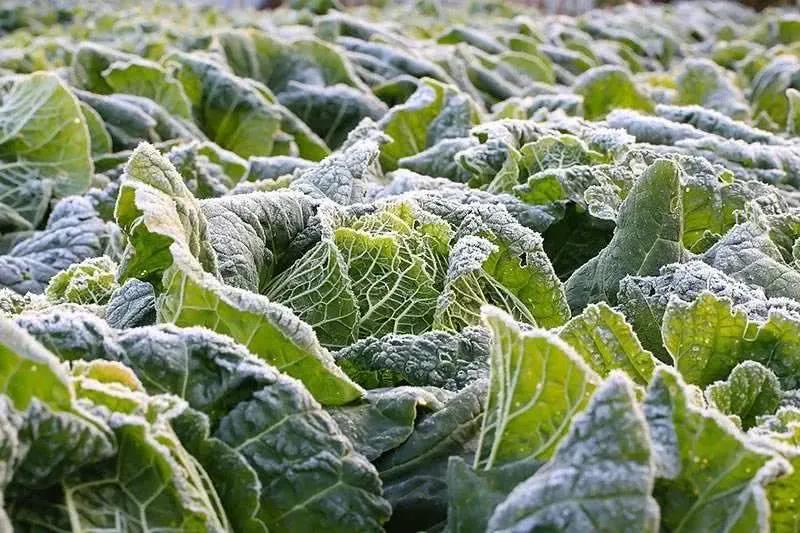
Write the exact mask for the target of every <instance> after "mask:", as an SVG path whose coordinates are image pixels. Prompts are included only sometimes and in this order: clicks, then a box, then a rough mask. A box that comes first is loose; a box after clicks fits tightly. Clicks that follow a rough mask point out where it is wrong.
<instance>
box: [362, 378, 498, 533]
mask: <svg viewBox="0 0 800 533" xmlns="http://www.w3.org/2000/svg"><path fill="white" fill-rule="evenodd" d="M486 387H487V383H486V381H484V380H481V381H476V382H475V383H473V384H471V385H469V386H467V387H465V388H464V389H463V390H462V391H460V392H459V393H458V394H457V395H456V396H454V397H453V398H452V399H450V400H449V401H447V403H446V404H445V405H444V406H443V407H442V408H441V409H439V410H438V411H436V412H435V413H432V414H430V415H428V416H426V417H424V418H422V419H421V420H419V421H418V422H417V424H416V426H415V428H414V432H413V433H412V434H411V436H410V437H408V439H407V440H406V441H405V442H403V444H402V445H401V446H399V447H397V448H395V449H394V450H391V451H389V452H387V453H386V454H384V455H383V456H381V457H380V458H379V459H377V460H376V461H375V466H376V467H377V468H378V471H379V472H380V475H381V479H382V480H383V490H384V496H385V497H386V499H387V500H389V503H391V505H392V510H393V514H392V519H391V520H390V521H389V523H388V524H387V527H388V528H390V529H391V528H397V529H399V530H402V531H411V530H413V531H419V530H422V529H425V528H430V527H432V526H435V525H437V524H440V523H442V522H444V520H445V519H446V517H447V502H448V492H447V491H448V487H447V464H448V461H449V458H450V457H452V456H461V457H463V458H464V459H465V460H471V459H472V454H473V453H474V450H475V442H474V441H475V439H476V438H477V436H478V433H479V431H480V426H481V419H482V415H483V404H484V401H485V399H486Z"/></svg>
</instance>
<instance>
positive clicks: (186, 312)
mask: <svg viewBox="0 0 800 533" xmlns="http://www.w3.org/2000/svg"><path fill="white" fill-rule="evenodd" d="M126 176H127V179H126V180H125V181H124V183H123V185H122V188H121V190H120V196H119V199H118V202H117V209H116V217H117V222H118V224H119V225H120V227H121V228H122V229H123V231H125V233H126V235H127V236H128V240H129V246H128V249H127V251H126V257H125V261H123V267H122V271H123V272H124V273H125V274H126V277H138V278H140V279H141V278H144V279H148V280H152V281H154V282H155V283H158V285H157V286H158V287H159V288H162V291H161V295H160V297H159V299H158V302H157V314H158V319H159V320H160V321H166V322H173V323H175V324H177V325H180V326H206V327H209V328H210V329H212V330H214V331H217V332H219V333H223V334H226V335H230V336H231V337H233V338H234V339H236V340H237V341H239V342H242V343H243V344H244V345H245V346H247V347H248V348H249V349H250V351H251V352H253V353H254V354H256V355H257V356H259V357H261V358H263V359H265V360H266V361H268V362H269V363H271V364H273V365H275V366H276V367H277V368H278V369H280V370H285V371H286V372H288V373H289V374H291V375H292V376H294V377H296V378H298V379H300V380H301V381H304V383H305V385H306V386H307V387H308V388H309V390H311V391H312V394H314V395H315V397H316V398H317V399H319V400H320V401H321V402H323V403H326V404H340V403H346V402H348V401H350V400H353V399H355V398H357V397H359V396H360V394H361V389H360V388H359V387H358V386H357V385H355V384H354V383H352V382H351V381H350V380H349V379H348V378H347V376H346V375H345V374H344V373H343V372H342V371H341V370H340V369H339V368H338V367H336V365H335V364H334V363H333V359H332V357H331V356H330V354H329V353H328V352H327V351H326V350H325V349H324V348H323V347H322V346H320V345H319V343H318V341H317V337H316V335H315V334H314V331H313V330H312V329H311V327H310V326H309V325H308V324H306V323H304V322H303V321H302V320H300V319H299V318H297V317H296V316H295V315H294V314H293V313H292V312H291V311H290V310H289V309H288V308H286V307H284V306H282V305H279V304H276V303H273V302H270V301H269V300H268V299H267V298H266V297H264V296H261V295H260V294H257V293H253V292H248V291H246V290H242V289H238V288H236V287H232V286H229V285H225V284H224V283H223V282H221V281H220V280H219V279H218V278H217V277H215V275H214V274H213V273H210V272H208V271H207V270H205V269H204V267H203V264H201V261H202V260H203V259H205V261H204V264H205V265H209V266H211V267H215V266H216V261H215V259H216V253H215V252H214V250H213V249H212V248H211V246H210V244H213V241H214V239H211V240H212V243H209V242H208V240H209V238H208V237H207V236H206V235H207V227H206V226H207V224H206V218H205V216H204V215H203V213H202V212H201V211H200V209H199V204H198V202H197V201H196V200H195V199H194V198H193V197H192V196H191V193H190V192H189V191H188V190H187V189H186V187H185V185H184V184H183V182H182V180H181V178H180V175H179V174H178V173H177V172H176V171H175V169H174V167H173V166H172V165H171V164H170V163H169V162H168V161H167V160H165V159H164V158H163V157H162V156H160V155H159V154H158V153H157V152H156V151H155V150H154V149H153V148H152V147H150V146H147V145H143V146H141V147H139V148H138V149H137V150H136V152H134V154H133V156H132V157H131V160H130V161H129V162H128V166H127V169H126ZM230 198H233V199H234V200H235V199H236V198H238V197H230ZM226 201H227V200H226ZM240 207H241V206H240ZM289 207H291V206H288V207H287V208H289ZM234 212H235V211H234ZM225 227H227V226H225ZM237 235H238V234H237ZM238 236H239V237H240V238H241V235H238ZM271 236H272V235H271ZM216 239H219V240H223V239H226V240H227V242H228V243H230V241H231V239H230V237H229V235H228V234H226V233H220V234H218V235H217V237H216ZM238 242H242V241H238ZM258 242H259V244H260V246H262V247H263V246H265V243H264V242H263V241H261V240H259V241H258ZM198 257H199V258H198ZM238 257H241V256H238ZM223 266H224V265H223ZM207 268H208V267H207ZM212 272H215V270H214V271H212Z"/></svg>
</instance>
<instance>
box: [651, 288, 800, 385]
mask: <svg viewBox="0 0 800 533" xmlns="http://www.w3.org/2000/svg"><path fill="white" fill-rule="evenodd" d="M662 336H663V338H664V346H666V348H667V350H668V351H669V353H670V354H671V355H672V358H673V360H674V361H675V366H676V367H677V368H678V369H679V370H680V371H681V374H682V375H683V377H684V379H685V380H686V381H688V382H689V383H693V384H696V385H700V386H706V385H709V384H711V383H713V382H714V381H716V380H722V379H725V378H727V377H728V374H729V373H730V372H731V370H733V368H734V367H735V366H736V365H737V364H739V363H740V362H742V361H746V360H753V361H757V362H759V363H761V364H763V365H764V366H766V367H767V368H769V369H770V370H772V371H773V372H774V373H775V375H776V376H778V379H779V380H780V381H781V385H782V386H783V387H785V388H787V389H794V388H796V387H798V386H800V380H798V378H797V372H798V369H799V368H800V358H798V355H797V354H798V352H797V350H798V346H800V318H798V317H797V316H796V314H794V313H792V312H791V311H789V310H786V309H782V308H780V307H778V306H775V307H772V308H769V309H768V311H767V312H766V317H758V318H753V319H751V318H749V317H748V315H747V313H746V310H745V309H744V308H743V307H741V306H735V305H733V304H732V303H731V301H730V300H728V299H727V298H720V297H717V296H714V295H713V294H711V293H709V292H704V293H702V294H701V295H700V297H699V298H697V299H696V300H695V301H693V302H692V303H687V302H684V301H682V300H679V299H677V298H676V299H673V300H671V301H670V303H669V304H668V305H667V309H666V312H665V313H664V322H663V326H662Z"/></svg>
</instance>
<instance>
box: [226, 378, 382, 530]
mask: <svg viewBox="0 0 800 533" xmlns="http://www.w3.org/2000/svg"><path fill="white" fill-rule="evenodd" d="M291 400H292V399H291V398H286V392H285V391H281V390H272V389H270V388H265V389H263V390H261V391H258V392H256V393H254V394H253V396H252V397H251V398H249V399H248V400H245V401H243V402H241V403H239V404H238V405H237V406H236V407H234V408H233V409H232V410H231V411H230V413H228V414H227V415H226V416H225V417H223V418H222V419H221V421H220V424H219V428H218V429H217V431H216V433H215V436H216V437H217V438H218V439H220V440H221V441H223V442H225V443H226V444H227V445H228V446H230V447H231V448H233V449H234V450H236V451H237V452H238V453H239V454H241V455H242V456H243V457H244V458H245V459H246V460H247V461H248V463H250V464H251V465H254V466H255V467H256V472H257V473H258V475H259V479H260V480H261V483H262V491H261V495H262V498H264V499H265V501H264V502H263V507H264V512H265V514H266V516H267V521H268V523H269V525H270V530H274V531H297V530H304V531H308V530H311V529H314V528H317V527H325V528H326V529H328V530H331V531H342V532H345V531H380V530H381V523H382V522H384V521H385V520H386V519H387V518H388V517H389V514H390V508H389V506H388V505H387V504H386V502H385V501H384V500H383V499H382V498H381V497H380V496H379V494H380V481H379V480H378V478H377V477H376V476H375V475H374V472H375V471H374V469H373V467H372V465H370V464H369V462H368V461H367V460H366V459H365V458H364V457H363V456H361V455H359V454H357V453H355V451H354V450H353V449H352V445H351V444H350V442H349V441H348V440H347V439H345V438H343V437H342V435H341V434H340V433H339V431H338V428H337V426H336V423H335V422H334V421H333V419H331V418H330V417H328V416H327V415H326V414H325V413H324V412H323V411H321V410H320V409H319V406H318V405H316V402H314V401H313V400H312V399H311V398H310V397H308V396H307V397H305V398H303V399H302V400H300V399H299V398H298V399H296V400H294V401H297V404H296V405H297V413H296V415H295V416H294V417H292V418H288V417H287V415H286V413H285V412H283V410H281V409H276V407H278V406H279V405H281V404H284V403H286V402H288V401H291ZM298 400H300V401H298ZM284 426H285V427H284ZM293 443H294V444H293ZM276 451H278V453H279V455H276ZM323 461H324V462H325V464H326V467H325V468H324V469H321V468H320V469H309V466H312V465H314V464H315V463H317V462H323ZM332 516H335V517H336V519H335V521H334V520H331V517H332Z"/></svg>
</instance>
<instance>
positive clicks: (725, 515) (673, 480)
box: [644, 368, 788, 532]
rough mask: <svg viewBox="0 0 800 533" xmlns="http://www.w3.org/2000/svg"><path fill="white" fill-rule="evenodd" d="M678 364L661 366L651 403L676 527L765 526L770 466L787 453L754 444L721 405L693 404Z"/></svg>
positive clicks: (664, 517) (662, 486) (780, 466)
mask: <svg viewBox="0 0 800 533" xmlns="http://www.w3.org/2000/svg"><path fill="white" fill-rule="evenodd" d="M690 394H691V393H690V392H689V390H688V389H687V388H686V385H685V384H684V383H683V380H682V379H681V378H680V376H679V375H678V374H677V373H675V371H673V370H669V369H667V368H660V369H659V370H657V371H656V374H655V377H654V378H653V382H652V383H651V384H650V388H649V389H648V392H647V397H646V399H645V402H644V413H645V417H646V418H647V423H648V426H649V428H650V438H651V439H652V443H653V451H654V452H655V453H654V456H655V458H656V465H657V469H658V470H657V472H658V478H659V479H658V480H657V482H656V487H655V491H654V496H655V498H656V500H657V501H658V503H659V505H660V506H661V524H662V525H661V527H662V528H666V529H668V530H670V531H675V532H683V531H721V530H722V531H754V530H758V529H762V528H764V527H765V522H766V521H767V519H768V513H769V504H768V502H767V499H766V495H765V493H764V488H763V486H762V485H763V484H764V483H765V482H766V481H768V477H766V475H765V474H766V473H768V472H771V471H774V470H775V469H777V470H778V471H780V470H785V469H786V468H788V465H786V464H785V463H784V461H783V460H782V459H779V458H776V456H774V455H772V454H770V453H768V452H767V451H765V450H764V449H763V448H756V447H755V446H754V445H753V444H751V443H749V442H748V441H747V439H746V437H745V435H744V434H742V433H741V432H740V431H739V430H738V429H737V428H736V427H735V426H734V425H733V423H732V422H731V421H730V420H728V419H727V418H725V417H723V416H722V415H720V414H719V412H717V411H713V410H703V409H700V408H698V407H696V406H695V405H693V404H692V401H691V400H690Z"/></svg>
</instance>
